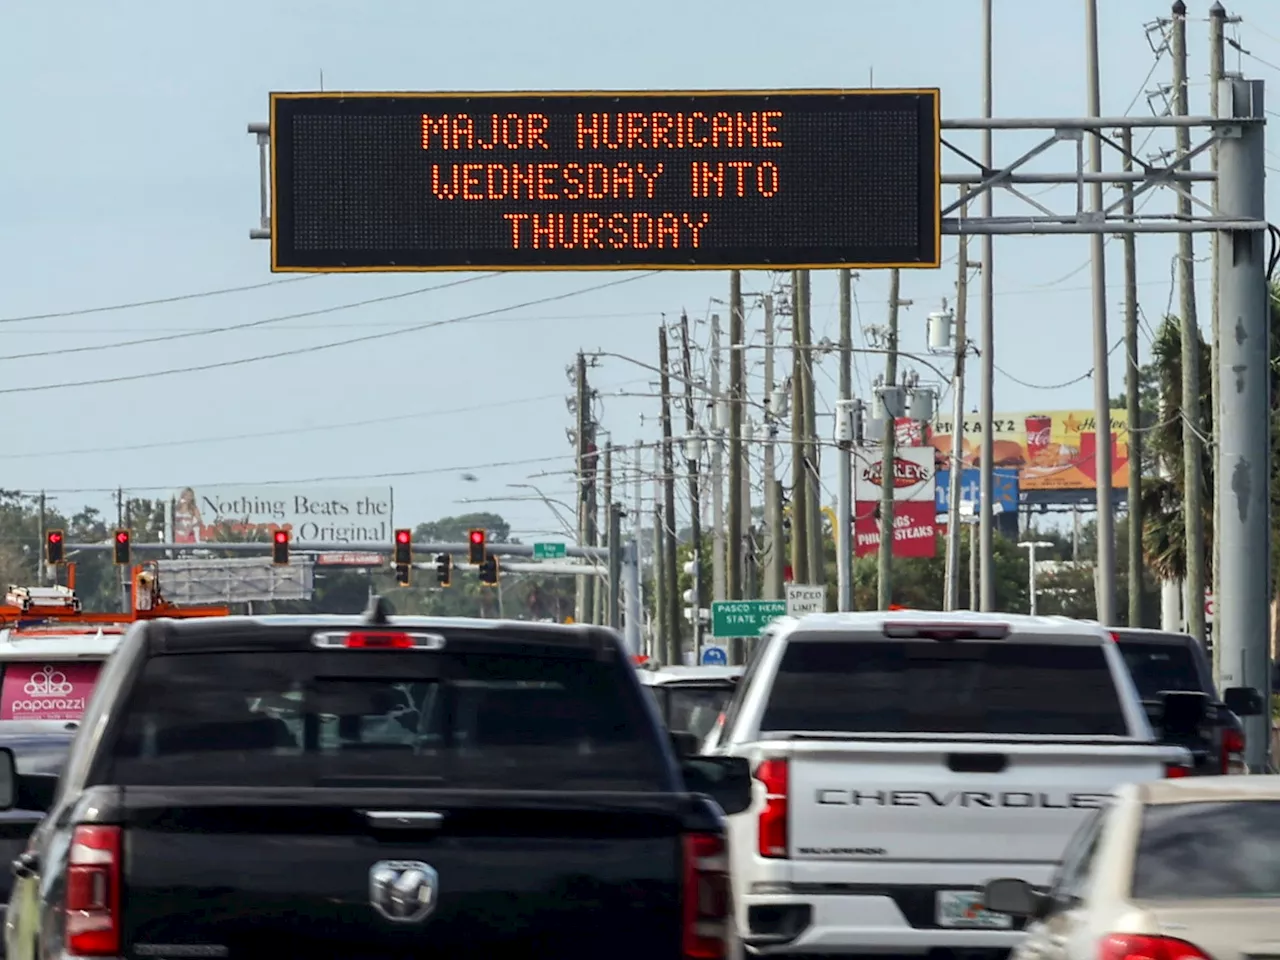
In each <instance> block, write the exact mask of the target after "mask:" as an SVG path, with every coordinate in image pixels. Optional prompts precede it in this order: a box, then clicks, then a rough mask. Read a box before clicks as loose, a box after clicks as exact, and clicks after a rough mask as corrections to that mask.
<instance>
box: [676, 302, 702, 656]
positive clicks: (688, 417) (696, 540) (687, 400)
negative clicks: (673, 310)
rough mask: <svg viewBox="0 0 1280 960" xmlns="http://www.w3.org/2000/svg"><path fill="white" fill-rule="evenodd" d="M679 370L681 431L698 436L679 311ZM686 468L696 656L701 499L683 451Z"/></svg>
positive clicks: (685, 325)
mask: <svg viewBox="0 0 1280 960" xmlns="http://www.w3.org/2000/svg"><path fill="white" fill-rule="evenodd" d="M680 369H681V372H682V373H683V374H684V427H685V433H686V434H687V435H688V436H689V437H693V436H695V435H696V434H697V432H698V415H697V413H696V411H695V410H694V404H693V358H692V356H691V355H690V352H689V314H687V313H686V312H684V311H683V310H682V311H680ZM685 459H686V460H687V461H688V465H689V514H690V516H689V533H690V536H691V537H692V539H693V550H692V554H691V559H692V560H693V576H692V577H691V578H690V579H691V581H692V583H690V585H689V586H690V588H691V590H692V593H691V594H690V595H691V596H692V597H693V604H692V606H693V651H694V655H695V656H697V654H698V651H700V650H701V649H702V584H701V582H700V581H701V579H702V499H701V497H700V496H699V495H698V457H697V456H691V455H690V451H689V450H686V451H685Z"/></svg>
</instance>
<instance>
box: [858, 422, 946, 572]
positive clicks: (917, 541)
mask: <svg viewBox="0 0 1280 960" xmlns="http://www.w3.org/2000/svg"><path fill="white" fill-rule="evenodd" d="M853 454H854V459H853V500H854V503H853V552H854V555H855V556H858V557H862V556H866V555H867V554H869V553H875V552H876V551H877V550H879V549H880V518H879V515H880V496H881V483H882V480H883V475H884V458H883V457H880V456H876V454H875V451H874V450H866V451H863V450H858V449H855V450H854V452H853ZM936 480H937V472H936V470H935V464H934V451H933V449H932V448H930V447H927V446H926V447H906V448H904V449H902V450H897V451H895V456H894V461H893V555H894V556H895V557H932V556H934V555H935V554H936V552H937V546H938V540H937V535H936V530H935V528H934V520H935V519H936V516H937V507H936V505H935V487H936Z"/></svg>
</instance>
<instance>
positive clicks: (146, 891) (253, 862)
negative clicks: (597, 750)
mask: <svg viewBox="0 0 1280 960" xmlns="http://www.w3.org/2000/svg"><path fill="white" fill-rule="evenodd" d="M371 799H372V797H371V796H370V793H369V791H362V790H341V791H335V790H334V789H333V788H326V789H315V790H314V791H298V790H290V791H271V790H262V789H248V788H245V789H240V788H218V789H213V790H210V789H208V788H205V789H188V788H182V789H174V788H137V787H135V788H128V789H127V791H126V796H125V801H124V805H123V810H124V815H123V818H122V819H123V820H124V822H125V826H124V848H123V859H124V875H125V880H124V898H123V899H124V909H123V922H124V928H123V937H124V943H123V946H124V952H125V953H128V954H131V955H141V954H144V953H145V954H148V955H150V953H151V952H154V950H155V949H156V946H157V945H173V944H185V945H192V946H194V945H201V946H204V947H206V948H209V947H225V948H227V951H229V955H230V956H232V957H235V956H251V955H256V954H257V952H258V950H259V949H260V948H261V947H262V945H263V944H267V943H269V944H271V949H270V954H271V956H273V957H277V958H289V957H299V958H301V957H307V958H313V957H317V956H341V957H344V958H362V957H370V958H372V957H379V958H386V957H405V958H408V957H424V956H439V957H468V956H475V957H481V956H483V957H486V958H491V957H493V956H495V955H499V956H521V957H548V958H551V957H554V958H556V960H563V958H564V957H567V956H598V957H619V956H621V957H654V956H671V955H675V954H677V953H678V952H679V950H680V935H681V916H680V882H681V848H680V842H681V841H680V832H681V830H680V803H681V798H680V797H678V796H674V795H664V794H650V795H637V794H593V795H583V796H581V797H573V796H571V795H570V796H566V795H564V794H559V795H551V794H547V793H538V794H535V793H525V794H513V793H507V792H503V793H502V794H501V795H498V794H496V793H495V794H494V795H493V798H492V800H489V801H487V800H486V799H484V797H483V796H480V795H477V794H473V795H471V796H467V797H464V796H461V795H458V794H449V793H446V792H443V791H442V792H439V793H434V792H432V791H422V790H414V791H407V792H405V793H404V794H403V795H402V796H398V797H396V796H393V795H392V794H391V793H389V792H388V791H386V790H378V791H377V792H376V806H371V805H370V800H371ZM406 811H408V814H406V813H405V812H406ZM397 814H400V816H397ZM414 814H416V815H417V816H416V817H415V816H414ZM432 814H437V815H438V816H432ZM420 865H425V869H423V868H422V866H420ZM433 881H434V882H433ZM397 882H399V883H400V887H401V889H400V890H398V891H397V889H396V884H397ZM424 887H425V888H427V889H425V890H424ZM419 914H421V916H419ZM210 955H212V954H210ZM218 955H224V956H225V955H228V954H227V953H224V952H222V951H219V953H218Z"/></svg>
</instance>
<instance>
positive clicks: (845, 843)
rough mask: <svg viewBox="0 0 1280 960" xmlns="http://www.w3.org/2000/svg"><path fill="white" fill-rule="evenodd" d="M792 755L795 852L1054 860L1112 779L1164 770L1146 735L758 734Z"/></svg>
mask: <svg viewBox="0 0 1280 960" xmlns="http://www.w3.org/2000/svg"><path fill="white" fill-rule="evenodd" d="M760 748H761V752H762V753H765V754H771V755H775V756H780V755H787V756H789V757H790V796H791V800H790V804H789V823H788V831H789V837H790V847H791V849H790V856H791V858H792V859H793V860H842V859H843V860H868V859H871V860H877V861H916V862H932V863H948V862H967V863H974V862H997V861H998V862H1003V863H1014V862H1022V863H1051V862H1055V861H1057V860H1058V859H1059V858H1060V857H1061V855H1062V850H1063V847H1064V845H1065V844H1066V841H1067V839H1068V838H1069V837H1070V835H1071V834H1072V832H1074V830H1075V829H1076V827H1077V826H1078V825H1079V824H1080V822H1081V820H1082V819H1083V818H1084V817H1085V816H1086V815H1087V814H1088V812H1089V811H1090V810H1093V809H1096V808H1097V807H1099V806H1102V805H1103V804H1105V803H1106V802H1107V796H1108V794H1109V793H1110V791H1111V790H1112V789H1113V788H1115V787H1116V786H1118V785H1120V784H1122V783H1127V782H1130V781H1135V780H1151V779H1158V778H1160V777H1162V776H1163V775H1164V763H1165V762H1166V759H1168V760H1172V759H1174V755H1175V754H1176V753H1177V751H1175V750H1171V749H1170V748H1168V747H1160V746H1155V745H1145V744H1141V743H1135V742H1132V741H1129V742H1124V741H1120V742H1115V743H1064V742H1062V741H1060V740H1059V741H1056V742H1046V743H1036V742H1033V741H1030V740H1005V741H996V740H991V739H984V740H981V741H974V740H969V741H965V740H947V739H934V738H924V739H919V738H912V739H910V740H905V739H903V740H899V739H891V738H885V739H882V740H877V739H867V740H854V741H843V742H840V743H829V742H814V741H810V742H803V741H793V742H789V743H787V744H785V746H784V745H783V744H782V743H775V744H761V745H760Z"/></svg>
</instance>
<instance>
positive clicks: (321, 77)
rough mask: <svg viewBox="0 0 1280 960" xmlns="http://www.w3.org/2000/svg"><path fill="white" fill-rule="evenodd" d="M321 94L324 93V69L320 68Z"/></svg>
mask: <svg viewBox="0 0 1280 960" xmlns="http://www.w3.org/2000/svg"><path fill="white" fill-rule="evenodd" d="M320 92H321V93H324V67H321V68H320Z"/></svg>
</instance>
